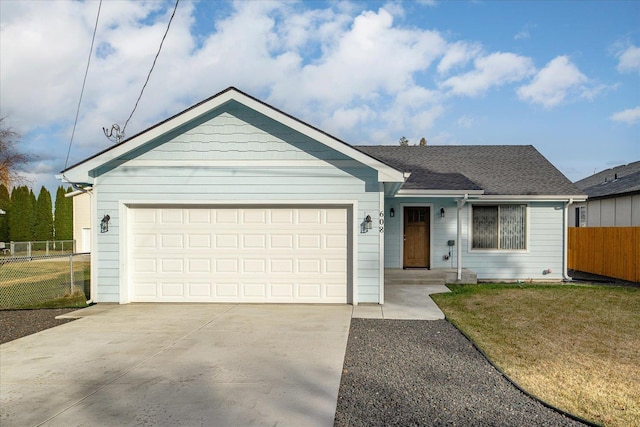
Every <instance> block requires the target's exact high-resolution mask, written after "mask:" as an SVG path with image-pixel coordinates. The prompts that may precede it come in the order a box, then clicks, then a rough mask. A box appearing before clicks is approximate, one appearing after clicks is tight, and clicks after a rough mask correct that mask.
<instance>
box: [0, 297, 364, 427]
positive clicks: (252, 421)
mask: <svg viewBox="0 0 640 427" xmlns="http://www.w3.org/2000/svg"><path fill="white" fill-rule="evenodd" d="M351 314H352V306H348V305H335V306H333V305H330V306H317V305H232V304H230V305H217V304H129V305H105V304H98V305H96V306H93V307H90V308H87V309H84V310H80V311H79V312H75V313H74V315H76V316H81V319H79V320H77V321H75V322H70V323H67V324H64V325H61V326H58V327H56V328H53V329H49V330H46V331H42V332H40V333H38V334H35V335H31V336H28V337H24V338H21V339H18V340H16V341H12V342H9V343H7V344H3V345H2V346H1V347H0V416H1V417H0V424H1V425H2V426H3V427H7V426H29V425H46V426H107V425H108V426H114V425H139V424H145V425H189V426H196V425H207V426H251V425H256V426H258V425H270V426H273V425H279V426H284V425H290V426H301V425H305V426H331V425H333V418H334V414H335V408H336V400H337V396H338V388H339V386H340V377H341V373H342V366H343V362H344V354H345V349H346V344H347V337H348V333H349V323H350V319H351Z"/></svg>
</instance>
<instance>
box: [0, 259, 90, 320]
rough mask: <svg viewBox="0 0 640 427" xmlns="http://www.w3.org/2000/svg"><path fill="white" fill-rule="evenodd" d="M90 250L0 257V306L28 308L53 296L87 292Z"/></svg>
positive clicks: (88, 292)
mask: <svg viewBox="0 0 640 427" xmlns="http://www.w3.org/2000/svg"><path fill="white" fill-rule="evenodd" d="M90 270H91V255H90V254H70V255H57V256H22V257H17V256H10V257H0V309H10V308H29V307H31V306H33V305H36V304H40V303H44V302H47V301H51V300H54V299H57V298H62V297H65V296H69V295H73V294H74V293H77V292H82V293H84V295H85V297H86V298H87V300H89V299H90V298H91V295H90V278H91V274H90Z"/></svg>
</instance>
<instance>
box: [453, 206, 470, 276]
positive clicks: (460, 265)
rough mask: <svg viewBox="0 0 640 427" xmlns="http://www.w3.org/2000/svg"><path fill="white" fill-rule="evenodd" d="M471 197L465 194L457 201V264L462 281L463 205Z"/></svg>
mask: <svg viewBox="0 0 640 427" xmlns="http://www.w3.org/2000/svg"><path fill="white" fill-rule="evenodd" d="M468 198H469V195H468V194H465V195H464V197H463V198H462V199H460V200H458V201H457V204H458V221H457V222H458V224H457V226H458V235H457V240H458V241H457V242H456V245H457V246H458V249H457V255H456V264H457V267H458V276H457V277H458V282H460V281H462V207H463V206H464V205H465V203H466V202H467V199H468Z"/></svg>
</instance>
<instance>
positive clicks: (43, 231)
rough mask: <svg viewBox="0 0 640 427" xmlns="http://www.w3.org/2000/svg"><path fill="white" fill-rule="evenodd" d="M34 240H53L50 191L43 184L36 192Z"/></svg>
mask: <svg viewBox="0 0 640 427" xmlns="http://www.w3.org/2000/svg"><path fill="white" fill-rule="evenodd" d="M35 240H38V241H41V242H43V241H47V240H53V207H52V205H51V193H49V190H47V189H46V188H45V187H44V186H42V188H41V189H40V194H38V201H37V208H36V226H35Z"/></svg>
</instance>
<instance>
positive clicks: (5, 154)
mask: <svg viewBox="0 0 640 427" xmlns="http://www.w3.org/2000/svg"><path fill="white" fill-rule="evenodd" d="M5 119H6V117H0V184H4V186H5V187H7V188H8V189H10V188H12V186H13V185H15V184H18V183H21V182H23V181H24V178H23V177H21V176H20V174H19V173H18V169H20V167H21V166H24V165H25V164H27V163H28V162H29V156H27V155H26V154H23V153H21V152H20V151H18V149H17V148H16V144H17V142H18V140H19V139H20V135H19V134H18V133H17V132H16V131H14V130H13V129H11V128H10V127H9V126H7V125H6V123H5Z"/></svg>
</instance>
